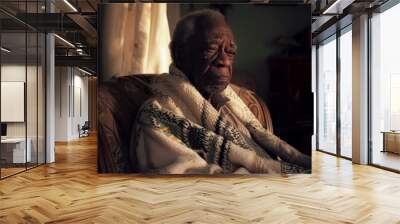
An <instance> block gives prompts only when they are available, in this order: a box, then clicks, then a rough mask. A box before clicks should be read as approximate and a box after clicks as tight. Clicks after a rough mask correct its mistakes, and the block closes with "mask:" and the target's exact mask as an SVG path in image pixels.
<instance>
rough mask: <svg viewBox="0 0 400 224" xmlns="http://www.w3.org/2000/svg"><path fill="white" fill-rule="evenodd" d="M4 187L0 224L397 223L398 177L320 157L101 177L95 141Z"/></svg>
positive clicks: (68, 149) (61, 148)
mask: <svg viewBox="0 0 400 224" xmlns="http://www.w3.org/2000/svg"><path fill="white" fill-rule="evenodd" d="M56 155H57V162H56V163H55V164H50V165H46V166H42V167H39V168H36V169H33V170H30V171H28V172H26V173H22V174H19V175H17V176H14V177H10V178H8V179H5V180H2V181H0V223H45V222H47V223H221V224H223V223H374V224H375V223H385V224H386V223H400V175H399V174H395V173H391V172H387V171H384V170H380V169H377V168H374V167H369V166H359V165H352V164H351V162H350V161H347V160H343V159H338V158H335V157H333V156H330V155H326V154H323V153H319V152H315V153H314V154H313V174H312V175H294V176H289V177H280V176H254V177H223V178H221V177H212V178H207V177H185V178H180V177H163V178H160V177H157V178H156V177H139V176H133V175H104V174H102V175H99V174H97V173H96V140H95V139H94V138H93V137H91V138H85V139H84V140H81V141H76V142H71V143H69V144H58V145H57V154H56Z"/></svg>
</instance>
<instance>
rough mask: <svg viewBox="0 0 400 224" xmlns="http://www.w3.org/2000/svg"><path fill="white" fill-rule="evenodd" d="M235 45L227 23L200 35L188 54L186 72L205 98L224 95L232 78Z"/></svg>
mask: <svg viewBox="0 0 400 224" xmlns="http://www.w3.org/2000/svg"><path fill="white" fill-rule="evenodd" d="M235 54H236V44H235V42H234V38H233V34H232V31H231V30H230V28H229V27H228V26H227V25H226V24H225V23H215V25H213V26H210V27H208V28H207V29H205V30H202V31H200V32H198V34H197V35H196V36H195V38H193V40H192V41H191V43H190V44H188V47H186V50H185V56H184V59H183V60H184V67H185V68H184V72H185V74H186V75H187V76H188V77H189V79H190V80H191V82H192V83H193V85H194V86H195V87H196V88H197V89H198V90H199V91H200V92H201V93H202V94H205V95H208V96H210V95H213V94H215V93H219V92H222V91H223V90H224V89H225V88H226V87H227V85H228V84H229V83H230V81H231V78H232V65H233V61H234V57H235Z"/></svg>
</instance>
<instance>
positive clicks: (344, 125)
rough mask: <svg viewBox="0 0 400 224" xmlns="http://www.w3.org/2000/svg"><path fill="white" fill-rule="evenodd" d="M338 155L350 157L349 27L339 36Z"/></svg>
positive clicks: (350, 73) (350, 38)
mask: <svg viewBox="0 0 400 224" xmlns="http://www.w3.org/2000/svg"><path fill="white" fill-rule="evenodd" d="M339 45H340V155H341V156H344V157H348V158H351V157H352V148H351V141H352V137H351V136H352V125H351V124H352V74H353V72H352V49H351V48H352V35H351V26H349V27H348V28H346V29H345V30H343V33H342V34H341V36H340V42H339Z"/></svg>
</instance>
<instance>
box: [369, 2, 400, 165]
mask: <svg viewBox="0 0 400 224" xmlns="http://www.w3.org/2000/svg"><path fill="white" fill-rule="evenodd" d="M399 21H400V4H397V5H395V6H393V7H392V8H389V9H387V10H386V11H383V12H381V13H377V14H374V15H373V17H372V18H371V77H370V80H371V81H370V91H371V93H370V96H371V97H370V121H371V125H370V140H371V142H372V144H371V149H370V162H371V163H372V164H374V165H377V166H381V167H385V168H388V169H392V170H397V171H400V63H399V52H400V42H399V40H400V30H399V29H398V28H397V27H398V23H399Z"/></svg>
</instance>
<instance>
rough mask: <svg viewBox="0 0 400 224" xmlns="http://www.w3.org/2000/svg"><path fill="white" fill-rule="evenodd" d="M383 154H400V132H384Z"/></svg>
mask: <svg viewBox="0 0 400 224" xmlns="http://www.w3.org/2000/svg"><path fill="white" fill-rule="evenodd" d="M382 133H383V150H382V152H392V153H396V154H400V131H383V132H382Z"/></svg>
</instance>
